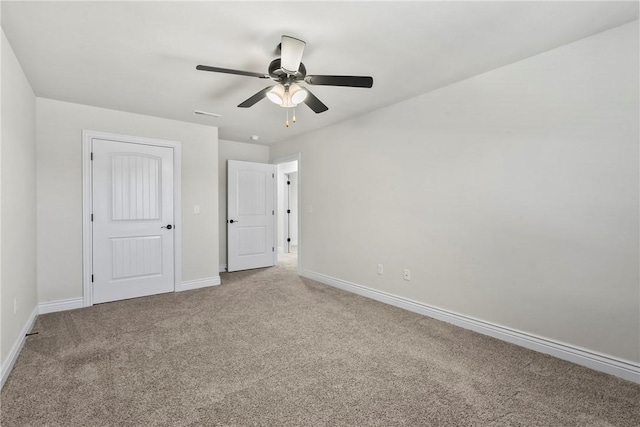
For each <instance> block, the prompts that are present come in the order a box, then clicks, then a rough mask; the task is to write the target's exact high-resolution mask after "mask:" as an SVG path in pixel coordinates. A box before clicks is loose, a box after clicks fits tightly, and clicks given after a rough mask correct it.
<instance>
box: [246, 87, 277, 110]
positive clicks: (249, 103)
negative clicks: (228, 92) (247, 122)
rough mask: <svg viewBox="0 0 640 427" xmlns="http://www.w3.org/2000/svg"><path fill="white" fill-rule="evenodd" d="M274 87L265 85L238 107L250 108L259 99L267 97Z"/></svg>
mask: <svg viewBox="0 0 640 427" xmlns="http://www.w3.org/2000/svg"><path fill="white" fill-rule="evenodd" d="M272 87H273V86H267V87H265V88H264V89H262V90H261V91H260V92H258V93H256V94H255V95H253V96H252V97H251V98H249V99H247V100H246V101H244V102H243V103H241V104H239V105H238V107H240V108H249V107H251V106H252V105H254V104H255V103H257V102H258V101H260V100H262V99H263V98H266V96H267V92H269V91H270V90H271V88H272Z"/></svg>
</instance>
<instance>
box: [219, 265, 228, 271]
mask: <svg viewBox="0 0 640 427" xmlns="http://www.w3.org/2000/svg"><path fill="white" fill-rule="evenodd" d="M218 272H220V273H226V272H227V264H220V265H219V266H218Z"/></svg>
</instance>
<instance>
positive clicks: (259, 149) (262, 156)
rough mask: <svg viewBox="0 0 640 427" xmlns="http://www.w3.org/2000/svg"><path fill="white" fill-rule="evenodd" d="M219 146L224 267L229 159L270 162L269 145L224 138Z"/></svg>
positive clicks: (222, 262) (221, 235)
mask: <svg viewBox="0 0 640 427" xmlns="http://www.w3.org/2000/svg"><path fill="white" fill-rule="evenodd" d="M218 147H219V148H218V204H219V206H220V214H219V228H220V241H219V251H220V264H221V266H220V268H222V266H223V265H224V266H226V264H227V160H242V161H245V162H256V163H269V147H267V146H266V145H257V144H247V143H244V142H236V141H225V140H222V139H221V140H220V141H219V145H218Z"/></svg>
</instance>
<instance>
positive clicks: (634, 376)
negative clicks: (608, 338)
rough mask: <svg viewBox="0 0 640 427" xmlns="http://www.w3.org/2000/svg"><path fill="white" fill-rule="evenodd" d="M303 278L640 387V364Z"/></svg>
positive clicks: (340, 283)
mask: <svg viewBox="0 0 640 427" xmlns="http://www.w3.org/2000/svg"><path fill="white" fill-rule="evenodd" d="M301 276H303V277H306V278H309V279H312V280H315V281H317V282H320V283H323V284H325V285H329V286H333V287H334V288H338V289H342V290H345V291H348V292H352V293H354V294H358V295H361V296H364V297H367V298H371V299H374V300H376V301H380V302H383V303H385V304H389V305H393V306H395V307H400V308H403V309H405V310H409V311H412V312H414V313H418V314H422V315H424V316H428V317H432V318H434V319H437V320H441V321H443V322H447V323H451V324H453V325H456V326H459V327H461V328H465V329H469V330H472V331H474V332H478V333H480V334H483V335H489V336H491V337H493V338H497V339H499V340H502V341H506V342H509V343H511V344H516V345H519V346H521V347H525V348H528V349H530V350H534V351H538V352H540V353H544V354H549V355H551V356H555V357H557V358H559V359H563V360H567V361H569V362H573V363H576V364H578V365H582V366H586V367H587V368H591V369H594V370H596V371H600V372H605V373H607V374H611V375H615V376H616V377H620V378H624V379H625V380H628V381H632V382H635V383H638V384H640V364H637V363H634V362H631V361H627V360H621V359H617V358H615V357H612V356H607V355H604V354H600V353H596V352H594V351H591V350H587V349H584V348H580V347H576V346H573V345H570V344H566V343H562V342H558V341H554V340H552V339H549V338H544V337H539V336H536V335H532V334H528V333H526V332H522V331H518V330H516V329H511V328H508V327H506V326H501V325H497V324H494V323H490V322H486V321H484V320H479V319H474V318H473V317H468V316H464V315H462V314H458V313H454V312H452V311H449V310H445V309H442V308H438V307H434V306H431V305H428V304H424V303H421V302H417V301H413V300H410V299H407V298H403V297H399V296H397V295H393V294H389V293H386V292H382V291H378V290H376V289H371V288H369V287H367V286H363V285H358V284H355V283H350V282H347V281H345V280H341V279H336V278H335V277H331V276H327V275H324V274H320V273H316V272H313V271H310V270H302V274H301Z"/></svg>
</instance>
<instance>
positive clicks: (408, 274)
mask: <svg viewBox="0 0 640 427" xmlns="http://www.w3.org/2000/svg"><path fill="white" fill-rule="evenodd" d="M404 280H411V270H409V269H408V268H405V269H404Z"/></svg>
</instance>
